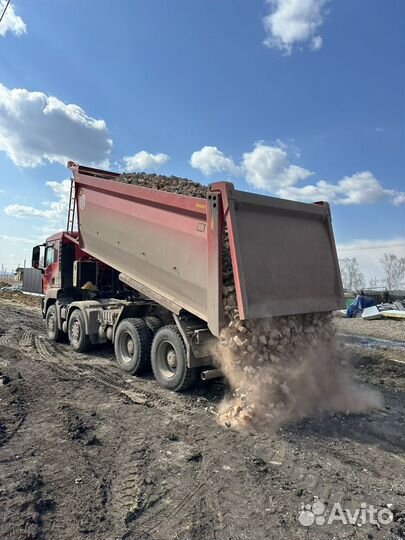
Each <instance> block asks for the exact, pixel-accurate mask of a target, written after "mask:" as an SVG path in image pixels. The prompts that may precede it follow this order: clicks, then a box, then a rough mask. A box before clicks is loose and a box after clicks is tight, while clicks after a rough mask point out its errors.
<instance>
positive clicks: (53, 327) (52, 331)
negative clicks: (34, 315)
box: [45, 304, 63, 341]
mask: <svg viewBox="0 0 405 540" xmlns="http://www.w3.org/2000/svg"><path fill="white" fill-rule="evenodd" d="M45 324H46V335H47V336H48V338H49V339H51V340H52V341H62V338H63V332H62V331H61V330H60V329H59V328H58V316H57V313H56V306H55V304H52V305H51V306H49V308H48V309H47V312H46V316H45Z"/></svg>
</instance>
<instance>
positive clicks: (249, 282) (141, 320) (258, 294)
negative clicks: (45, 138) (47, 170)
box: [32, 162, 343, 391]
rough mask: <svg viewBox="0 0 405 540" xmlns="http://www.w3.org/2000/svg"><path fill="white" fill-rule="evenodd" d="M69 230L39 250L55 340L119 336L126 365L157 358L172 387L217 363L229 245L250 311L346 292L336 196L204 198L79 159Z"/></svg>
mask: <svg viewBox="0 0 405 540" xmlns="http://www.w3.org/2000/svg"><path fill="white" fill-rule="evenodd" d="M68 168H69V169H70V170H71V172H72V179H71V192H70V201H69V212H68V220H67V227H66V230H65V231H63V232H58V233H56V234H54V235H52V236H50V237H49V238H48V239H47V240H46V242H45V243H44V244H41V245H39V246H36V247H34V249H33V255H32V266H33V268H36V269H39V270H40V271H41V272H42V292H43V301H42V313H43V317H44V320H45V324H46V332H47V336H48V338H49V339H52V340H55V341H59V340H63V339H66V338H67V339H68V340H69V342H70V345H71V346H72V348H73V349H74V350H75V351H77V352H84V351H85V350H87V349H88V348H89V347H90V346H92V345H95V344H102V343H106V342H112V343H113V345H114V351H115V357H116V360H117V362H118V365H119V366H120V368H121V369H122V370H123V371H124V372H126V373H129V374H133V375H134V374H137V375H138V374H140V373H142V372H143V371H144V370H146V369H147V368H148V367H150V365H151V366H152V369H153V373H154V376H155V378H156V380H157V381H158V383H159V384H160V385H161V386H163V387H164V388H167V389H169V390H173V391H181V390H184V389H186V388H188V387H190V386H191V385H192V384H193V383H194V382H195V380H196V378H197V377H198V376H200V375H201V376H202V378H205V379H209V378H211V376H212V377H213V376H214V375H213V374H214V373H216V371H215V370H214V369H212V370H211V368H215V363H214V359H213V350H214V348H215V343H216V342H217V340H218V338H219V336H220V333H221V330H222V329H223V328H224V324H225V314H224V306H223V279H222V264H223V253H224V249H225V242H226V249H229V250H230V256H231V261H232V270H233V276H234V282H235V291H236V299H237V307H238V310H239V316H240V319H241V320H247V319H260V318H264V317H279V316H286V315H293V314H294V315H295V314H304V313H312V312H330V311H332V310H336V309H340V308H342V306H343V289H342V283H341V278H340V272H339V265H338V260H337V255H336V247H335V241H334V236H333V230H332V224H331V214H330V208H329V205H328V204H327V203H325V202H316V203H314V204H307V203H301V202H294V201H289V200H283V199H278V198H274V197H269V196H264V195H258V194H253V193H248V192H243V191H239V190H237V189H235V187H234V185H233V184H232V183H229V182H217V183H212V184H210V185H209V186H208V191H207V196H206V198H196V197H191V196H185V195H178V194H176V193H168V192H165V191H159V190H157V189H151V188H149V187H142V186H139V185H131V184H125V183H121V182H117V181H116V180H117V177H118V176H119V175H118V174H117V173H113V172H108V171H103V170H99V169H95V168H91V167H85V166H80V165H78V164H76V163H73V162H69V163H68Z"/></svg>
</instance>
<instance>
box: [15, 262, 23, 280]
mask: <svg viewBox="0 0 405 540" xmlns="http://www.w3.org/2000/svg"><path fill="white" fill-rule="evenodd" d="M23 278H24V268H23V267H22V266H18V267H17V268H16V269H15V271H14V280H15V281H22V280H23Z"/></svg>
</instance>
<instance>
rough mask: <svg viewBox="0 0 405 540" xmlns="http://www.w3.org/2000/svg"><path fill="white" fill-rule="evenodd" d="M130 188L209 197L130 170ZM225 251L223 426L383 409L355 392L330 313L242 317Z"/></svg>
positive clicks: (370, 395)
mask: <svg viewBox="0 0 405 540" xmlns="http://www.w3.org/2000/svg"><path fill="white" fill-rule="evenodd" d="M117 180H118V181H120V182H124V183H127V184H135V185H138V186H143V187H148V188H152V189H157V190H161V191H166V192H170V193H176V194H179V195H187V196H192V197H200V198H206V196H207V193H208V188H207V187H206V186H203V185H202V184H199V183H196V182H193V181H192V180H188V179H186V178H179V177H177V176H170V177H168V176H160V175H157V174H146V173H126V174H123V175H121V176H119V177H118V178H117ZM223 245H224V249H223V261H222V265H223V304H224V313H225V326H224V328H223V330H222V332H221V335H220V340H219V343H218V346H216V347H215V349H214V350H213V352H212V353H213V357H214V358H215V361H216V363H217V364H218V365H219V366H220V367H221V369H222V371H223V373H224V375H225V377H226V379H227V380H228V383H229V386H230V395H229V396H228V397H227V398H226V399H225V400H224V401H223V402H222V404H221V406H220V409H219V414H218V421H219V422H220V423H221V424H223V425H225V426H227V427H233V428H236V429H245V428H250V427H256V428H259V427H263V426H265V425H269V424H270V425H279V424H280V423H285V422H287V421H291V420H297V419H299V418H303V417H305V416H309V415H312V414H319V413H322V412H325V411H327V412H331V411H338V412H346V413H347V412H362V411H365V410H368V409H370V408H379V407H381V406H382V400H381V399H380V396H379V395H378V393H376V392H374V391H372V390H368V389H366V390H365V389H362V388H359V387H357V386H356V385H355V384H354V383H353V382H352V381H351V378H350V376H349V374H348V373H347V372H346V371H345V369H344V368H343V367H342V355H341V353H340V352H339V349H338V347H337V345H336V339H335V328H334V325H333V323H332V315H331V313H307V314H300V315H289V316H285V317H269V318H264V319H257V320H248V321H245V320H241V319H240V316H239V310H238V305H237V298H236V291H235V282H234V276H233V268H232V261H231V255H230V249H229V237H228V233H227V231H226V230H225V238H224V244H223Z"/></svg>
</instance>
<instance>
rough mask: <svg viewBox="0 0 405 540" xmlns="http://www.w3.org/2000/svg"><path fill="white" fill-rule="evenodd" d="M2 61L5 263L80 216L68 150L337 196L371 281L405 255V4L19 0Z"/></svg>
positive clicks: (251, 185) (117, 164)
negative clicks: (73, 211)
mask: <svg viewBox="0 0 405 540" xmlns="http://www.w3.org/2000/svg"><path fill="white" fill-rule="evenodd" d="M4 3H5V2H4V0H0V6H1V5H4ZM0 58H1V61H0V85H1V86H0V190H2V193H0V264H5V265H7V266H12V265H13V266H15V265H17V264H21V263H22V260H23V258H24V257H26V258H27V259H29V257H30V249H31V243H32V242H35V241H36V240H40V239H41V238H45V236H46V235H47V234H50V233H51V232H52V231H55V230H58V229H60V228H61V227H63V222H64V215H65V212H66V203H65V197H66V190H67V186H68V183H67V182H64V183H63V180H65V179H67V178H68V176H69V174H68V171H67V169H66V168H65V167H64V165H63V163H64V162H65V161H66V160H67V159H73V160H78V161H80V162H81V163H83V164H86V163H87V164H90V163H94V164H98V165H99V164H102V165H104V166H106V167H110V168H111V169H120V168H129V169H133V170H135V169H144V168H146V169H147V170H151V171H153V170H156V171H158V172H161V173H162V174H169V175H170V174H175V175H179V176H186V177H189V178H193V179H195V180H198V181H201V182H204V183H208V182H210V181H216V180H221V179H226V180H233V181H234V183H235V184H236V186H237V187H238V188H240V189H244V190H250V191H256V192H260V193H266V194H270V195H275V196H281V197H286V198H292V199H297V200H304V201H315V200H319V199H320V198H321V199H325V200H329V201H330V202H331V204H332V212H333V223H334V229H335V235H336V239H337V242H338V245H339V250H340V255H341V256H342V257H344V256H357V257H358V259H359V261H360V263H361V265H362V270H363V271H364V273H365V274H366V276H367V277H368V278H370V277H373V276H377V277H380V275H379V273H380V274H381V271H380V269H379V263H378V259H379V257H381V256H382V254H383V253H384V252H385V251H387V252H389V251H390V252H393V253H396V254H398V255H402V256H403V255H405V219H404V218H405V216H404V207H405V195H404V192H405V181H404V174H405V151H404V150H405V129H404V122H405V3H404V2H403V1H401V0H387V1H386V2H381V0H357V1H356V2H353V1H352V0H339V1H338V0H329V1H328V0H299V1H298V0H270V1H266V0H220V1H218V0H193V1H190V0H170V1H169V0H165V1H164V0H120V1H117V2H111V1H107V0H98V1H97V2H95V1H94V0H80V1H78V0H77V1H73V2H72V1H71V0H70V1H67V0H53V1H50V0H41V2H39V3H38V2H32V0H13V1H12V2H11V4H10V6H9V9H8V11H7V13H6V16H5V17H4V19H3V21H2V23H0ZM68 104H70V105H69V106H68ZM49 182H50V184H47V183H49ZM380 246H381V247H380Z"/></svg>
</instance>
